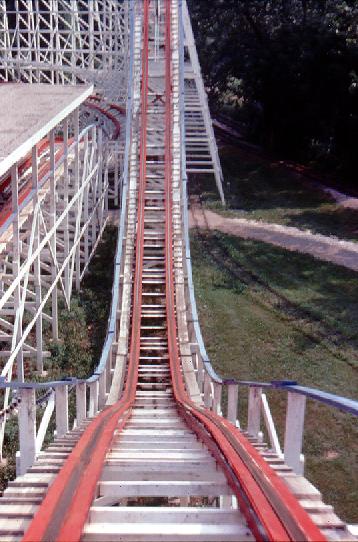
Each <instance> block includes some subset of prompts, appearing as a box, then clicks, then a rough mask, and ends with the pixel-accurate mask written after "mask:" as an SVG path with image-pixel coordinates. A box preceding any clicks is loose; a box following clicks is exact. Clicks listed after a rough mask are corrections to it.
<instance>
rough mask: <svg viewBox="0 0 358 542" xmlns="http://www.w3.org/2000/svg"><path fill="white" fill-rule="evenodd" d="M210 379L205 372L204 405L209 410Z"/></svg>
mask: <svg viewBox="0 0 358 542" xmlns="http://www.w3.org/2000/svg"><path fill="white" fill-rule="evenodd" d="M211 402H212V401H211V378H210V376H209V375H208V373H207V372H205V374H204V404H205V406H206V407H207V408H211Z"/></svg>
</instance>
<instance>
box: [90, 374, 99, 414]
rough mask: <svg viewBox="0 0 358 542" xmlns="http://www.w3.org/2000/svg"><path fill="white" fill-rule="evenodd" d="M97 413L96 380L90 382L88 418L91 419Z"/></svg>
mask: <svg viewBox="0 0 358 542" xmlns="http://www.w3.org/2000/svg"><path fill="white" fill-rule="evenodd" d="M97 412H98V380H95V381H94V382H91V384H90V402H89V409H88V416H89V417H93V416H95V415H96V414H97Z"/></svg>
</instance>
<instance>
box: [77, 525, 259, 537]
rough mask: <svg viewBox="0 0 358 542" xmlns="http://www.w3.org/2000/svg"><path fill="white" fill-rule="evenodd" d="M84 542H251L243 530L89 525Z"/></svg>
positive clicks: (209, 526)
mask: <svg viewBox="0 0 358 542" xmlns="http://www.w3.org/2000/svg"><path fill="white" fill-rule="evenodd" d="M82 540H83V541H84V542H112V541H113V542H114V541H116V542H118V540H125V541H126V542H134V541H135V542H138V540H143V541H145V542H163V541H165V542H230V541H235V542H237V541H238V540H240V541H242V542H245V541H246V540H254V539H253V537H252V535H251V534H250V532H249V530H248V529H247V527H245V526H241V525H233V524H225V523H224V524H221V525H200V526H199V525H198V524H197V523H181V522H179V523H171V524H170V523H168V524H161V523H158V524H156V523H137V524H135V525H133V524H132V523H111V524H109V523H91V524H88V525H86V526H85V529H84V534H83V538H82Z"/></svg>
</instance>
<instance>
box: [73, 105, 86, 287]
mask: <svg viewBox="0 0 358 542" xmlns="http://www.w3.org/2000/svg"><path fill="white" fill-rule="evenodd" d="M73 120H74V137H75V164H74V166H75V167H74V170H75V191H78V189H79V187H80V141H79V138H80V130H79V122H80V121H79V109H78V108H77V109H76V111H75V112H74V114H73ZM83 167H85V165H84V166H83ZM80 205H81V198H79V199H78V202H77V217H76V221H78V227H77V226H76V238H75V242H76V241H77V236H78V235H79V232H80V226H79V224H80V216H81V207H80ZM75 252H76V253H75V277H76V278H75V281H76V290H77V292H79V290H80V281H81V243H78V245H77V248H76V251H75Z"/></svg>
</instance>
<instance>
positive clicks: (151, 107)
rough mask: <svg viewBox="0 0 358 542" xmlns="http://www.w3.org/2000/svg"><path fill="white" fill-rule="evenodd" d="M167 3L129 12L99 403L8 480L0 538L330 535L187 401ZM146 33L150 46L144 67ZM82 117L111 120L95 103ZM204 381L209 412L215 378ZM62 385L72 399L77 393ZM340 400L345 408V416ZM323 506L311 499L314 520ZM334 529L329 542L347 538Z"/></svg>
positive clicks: (176, 14) (226, 430)
mask: <svg viewBox="0 0 358 542" xmlns="http://www.w3.org/2000/svg"><path fill="white" fill-rule="evenodd" d="M179 7H180V3H178V1H177V0H167V1H166V2H164V11H163V13H162V16H161V17H159V18H158V17H157V13H156V9H158V3H156V2H153V1H150V0H143V2H140V3H136V6H135V9H134V14H135V17H134V21H135V22H134V35H133V36H132V39H133V44H134V52H133V59H132V63H133V66H132V69H133V73H132V82H133V86H132V89H131V90H130V91H129V94H131V96H130V99H131V101H132V102H134V103H132V106H131V107H128V108H127V112H128V118H127V133H130V136H131V137H130V141H127V147H126V148H127V157H126V160H127V165H128V166H129V182H128V184H127V185H126V186H125V187H124V194H123V200H124V203H123V207H122V215H121V224H120V232H121V236H122V238H121V239H120V241H119V243H121V241H123V245H122V246H123V247H124V249H123V251H122V253H120V254H119V256H118V257H119V261H118V262H117V263H118V266H119V265H121V266H122V267H121V270H122V272H121V280H122V298H121V302H122V305H121V333H120V336H119V339H118V355H117V357H116V359H117V361H116V362H115V363H114V365H113V367H111V369H110V371H109V370H107V372H105V373H102V372H101V371H103V368H102V369H100V367H99V368H98V370H97V371H96V373H95V374H94V376H93V378H92V379H89V381H88V382H87V383H88V385H89V386H90V390H91V394H92V390H93V389H95V386H99V387H101V386H104V389H106V379H107V378H109V377H110V376H111V377H112V386H111V388H110V391H109V393H108V395H107V400H106V404H105V405H104V404H102V405H99V408H95V407H94V405H93V403H92V407H91V409H92V415H91V416H90V417H89V418H87V419H85V418H86V414H85V413H83V412H82V416H80V417H79V416H77V427H76V428H75V429H74V430H72V431H69V432H64V433H63V434H58V435H57V437H56V438H55V440H54V442H53V443H52V444H51V445H50V447H49V448H48V449H47V450H46V451H45V452H44V453H43V454H42V455H40V456H39V457H38V458H37V460H36V461H35V463H34V464H33V466H32V467H31V468H30V469H29V470H28V472H27V473H26V474H24V475H23V476H19V477H18V478H17V479H16V480H15V481H14V482H11V483H10V484H9V487H8V489H7V490H6V491H5V492H4V496H3V497H2V498H0V541H4V542H5V540H6V541H10V540H11V541H15V540H23V542H40V541H41V542H45V541H51V542H55V541H62V542H65V541H66V542H75V541H78V542H79V541H80V540H82V541H97V542H100V541H112V540H113V541H114V540H115V541H117V540H118V541H120V540H122V541H142V540H143V541H148V542H150V541H152V542H159V541H160V540H163V541H168V542H169V541H188V542H189V541H191V542H194V541H206V542H210V541H217V542H224V541H241V540H248V541H250V540H269V541H282V542H283V541H311V542H319V541H324V540H327V539H329V538H330V537H329V536H327V529H326V532H323V530H322V529H320V527H319V525H318V524H319V522H317V521H314V518H313V517H312V514H309V513H308V511H307V508H310V505H307V504H306V506H303V505H302V503H301V502H300V500H299V499H298V498H297V496H295V494H294V493H293V492H292V491H291V489H290V488H289V486H288V485H287V484H286V483H285V482H284V480H283V479H282V477H281V476H280V475H279V474H278V473H277V472H276V471H275V470H274V469H273V468H272V466H271V465H270V464H269V462H268V461H267V460H266V459H265V458H264V457H263V455H262V454H261V453H260V451H259V450H260V445H257V442H256V441H254V440H253V439H252V438H248V436H247V435H246V434H245V433H244V432H243V431H241V430H240V429H239V428H238V427H237V426H236V424H235V423H234V424H233V423H232V422H231V421H229V420H228V419H225V418H224V417H223V416H222V415H220V414H221V413H220V412H219V410H220V409H219V407H218V405H216V407H214V408H209V406H208V404H207V400H206V399H207V393H208V391H207V390H208V388H207V384H206V382H207V380H205V386H204V391H203V393H201V390H200V385H198V383H197V382H196V380H195V378H194V377H193V370H192V365H191V361H190V363H189V361H188V359H187V358H188V352H187V349H186V346H187V343H188V334H189V327H188V322H187V319H186V316H185V312H186V299H185V293H184V269H183V251H185V243H184V236H185V231H184V228H183V223H184V222H185V220H183V213H184V214H185V213H186V203H185V200H184V202H183V201H182V198H183V190H185V188H184V189H183V184H184V182H185V181H184V179H182V171H183V167H182V163H181V160H182V149H183V141H182V122H183V116H182V108H181V104H182V99H183V96H182V95H181V94H182V76H183V74H182V73H181V67H182V64H181V60H182V59H181V58H180V53H179V42H180V31H181V30H180V28H181V27H180V9H179ZM156 25H157V26H156ZM155 33H159V36H161V37H162V39H161V40H159V47H158V50H157V52H156V54H155V58H154V60H153V52H154V51H153V48H154V43H155V39H154V34H155ZM91 107H93V108H95V109H96V110H97V111H99V112H101V113H103V111H106V115H107V116H108V118H109V119H110V120H115V118H114V119H113V118H112V119H111V116H112V115H111V113H108V110H107V108H105V109H103V107H102V105H99V104H98V103H96V98H93V99H92V105H91ZM109 109H110V107H109ZM120 112H121V113H123V110H122V111H120ZM116 122H117V121H115V122H113V124H114V125H115V128H116V130H115V132H116V134H115V137H117V135H118V133H117V128H118V126H117V125H116ZM128 128H129V130H128ZM118 129H119V128H118ZM25 166H26V165H25ZM25 166H24V168H25ZM186 233H187V232H186ZM117 255H118V254H117ZM189 257H190V254H189ZM184 259H185V257H184ZM117 278H118V277H117ZM115 281H116V278H115ZM109 332H110V333H113V332H112V331H111V330H110V331H109ZM189 357H190V352H189ZM123 359H125V360H126V363H124V364H123V363H122V364H121V362H123ZM203 363H204V364H205V363H207V362H206V361H205V359H204V361H203ZM208 370H209V372H210V370H211V371H212V369H210V368H209V369H208ZM198 371H199V369H197V372H198ZM109 373H111V375H109ZM102 374H104V375H105V376H104V380H102V379H101V378H102ZM98 375H100V380H99V383H98V381H97V380H96V377H97V376H98ZM205 378H206V377H205ZM213 382H214V396H213V401H214V403H215V401H216V400H217V395H216V391H215V390H216V389H217V388H215V383H217V376H215V375H214V376H213ZM62 384H63V382H62ZM75 384H76V385H77V386H78V390H77V397H79V398H81V394H83V393H85V392H83V389H85V388H83V386H84V383H83V382H78V383H76V382H75ZM228 384H230V383H228ZM231 384H233V383H231ZM14 386H15V384H14ZM56 386H58V388H60V383H57V384H56V383H52V384H51V383H50V384H49V387H50V388H51V389H52V388H55V387H56ZM80 386H82V388H81V387H80ZM259 386H264V384H260V385H258V386H257V387H259ZM292 387H293V388H294V385H293V384H292ZM293 388H292V389H293ZM24 389H25V386H24ZM81 390H82V391H81ZM296 391H299V390H296ZM307 394H308V392H307ZM82 397H84V396H83V395H82ZM91 397H92V400H94V399H93V397H95V395H93V396H92V395H91ZM332 397H333V396H332ZM326 399H327V402H328V400H329V398H328V397H327V398H326ZM330 400H331V403H332V401H333V399H332V398H331V399H330ZM228 401H229V410H230V408H231V407H230V404H231V403H230V397H228ZM351 403H352V404H350V402H349V401H348V402H347V403H346V408H347V410H349V409H350V411H351V412H352V413H354V412H355V409H356V405H353V402H351ZM215 404H216V403H215ZM97 406H98V405H97ZM211 406H212V405H211ZM229 418H230V416H229ZM235 420H236V414H235ZM307 499H308V497H306V501H307ZM318 501H319V502H318ZM323 507H324V505H323V504H322V503H321V501H320V499H319V498H316V500H315V508H314V511H315V513H316V516H317V515H319V511H320V509H322V508H323ZM311 509H312V507H311ZM6 513H7V514H8V517H7V519H6V520H5V519H3V518H4V517H5V515H6ZM332 532H333V531H332ZM342 533H343V534H342V537H343V538H341V539H347V540H348V539H352V538H349V535H348V534H347V532H346V531H345V530H344V529H343V528H342ZM334 536H338V535H337V533H336V532H334ZM344 537H346V538H344Z"/></svg>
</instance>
